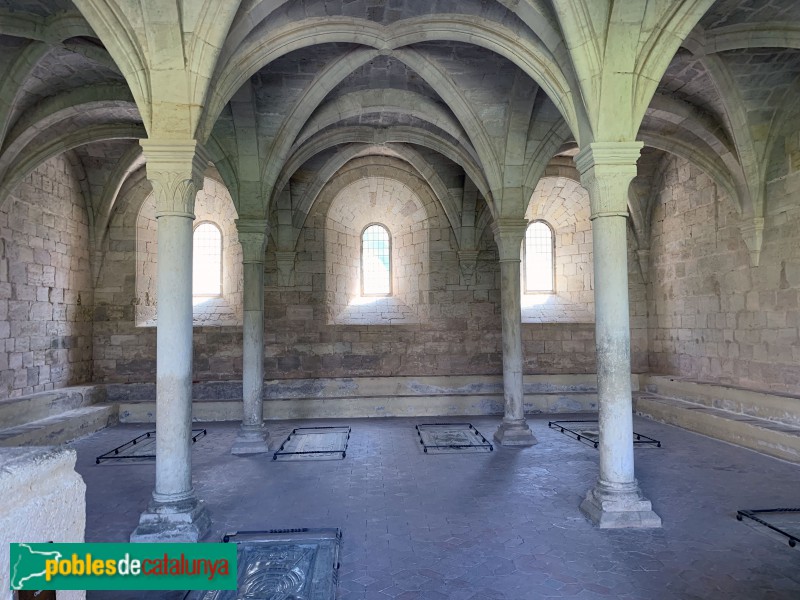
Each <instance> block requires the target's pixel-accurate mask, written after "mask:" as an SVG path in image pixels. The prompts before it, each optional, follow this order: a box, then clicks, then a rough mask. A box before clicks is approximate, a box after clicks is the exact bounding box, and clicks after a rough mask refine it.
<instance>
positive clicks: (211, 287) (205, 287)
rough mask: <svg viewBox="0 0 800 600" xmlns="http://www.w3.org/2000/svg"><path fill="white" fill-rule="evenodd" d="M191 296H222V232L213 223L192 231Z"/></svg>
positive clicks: (203, 224) (202, 225) (199, 226)
mask: <svg viewBox="0 0 800 600" xmlns="http://www.w3.org/2000/svg"><path fill="white" fill-rule="evenodd" d="M193 256H194V258H193V265H192V266H193V269H192V295H194V296H220V295H221V294H222V232H221V231H220V230H219V227H217V226H216V225H214V224H213V223H201V224H200V225H198V226H197V228H196V229H195V230H194V249H193Z"/></svg>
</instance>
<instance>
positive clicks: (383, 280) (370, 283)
mask: <svg viewBox="0 0 800 600" xmlns="http://www.w3.org/2000/svg"><path fill="white" fill-rule="evenodd" d="M390 255H391V248H390V242H389V232H388V231H387V230H386V228H385V227H383V226H382V225H370V226H369V227H367V228H366V229H365V230H364V233H363V234H361V293H362V294H363V295H365V296H388V295H389V294H391V293H392V267H391V258H390Z"/></svg>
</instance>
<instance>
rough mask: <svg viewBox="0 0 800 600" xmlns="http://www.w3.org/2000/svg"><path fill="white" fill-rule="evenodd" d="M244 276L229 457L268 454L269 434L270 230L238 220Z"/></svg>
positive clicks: (261, 222)
mask: <svg viewBox="0 0 800 600" xmlns="http://www.w3.org/2000/svg"><path fill="white" fill-rule="evenodd" d="M236 227H237V229H238V230H239V243H240V244H241V245H242V262H243V276H244V294H243V295H244V302H243V304H244V319H243V322H242V338H243V341H242V353H243V359H242V363H243V364H242V366H243V369H242V390H243V399H244V406H243V409H244V414H243V417H242V427H241V429H240V430H239V434H238V435H237V436H236V441H234V443H233V447H232V448H231V454H261V453H264V452H269V442H268V439H269V433H268V432H267V430H266V428H265V427H264V403H263V402H264V400H263V390H264V252H265V250H266V245H267V234H268V231H269V227H268V225H267V222H266V221H264V220H259V219H239V220H238V221H236Z"/></svg>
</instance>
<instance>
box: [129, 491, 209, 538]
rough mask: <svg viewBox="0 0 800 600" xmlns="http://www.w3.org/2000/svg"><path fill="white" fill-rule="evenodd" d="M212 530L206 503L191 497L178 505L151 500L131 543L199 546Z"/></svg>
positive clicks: (180, 501) (132, 536) (132, 534)
mask: <svg viewBox="0 0 800 600" xmlns="http://www.w3.org/2000/svg"><path fill="white" fill-rule="evenodd" d="M210 528H211V516H210V514H209V512H208V510H207V509H206V507H205V506H204V505H203V502H202V501H200V500H198V499H197V498H195V497H194V496H191V497H190V498H187V499H185V500H179V501H177V502H158V501H157V500H151V501H150V504H149V505H148V507H147V510H145V511H144V512H143V513H142V515H141V516H140V517H139V525H138V527H136V529H134V530H133V533H131V542H189V543H195V542H199V541H200V540H201V539H202V538H203V536H205V534H206V533H208V530H209V529H210Z"/></svg>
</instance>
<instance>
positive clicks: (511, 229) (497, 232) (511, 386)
mask: <svg viewBox="0 0 800 600" xmlns="http://www.w3.org/2000/svg"><path fill="white" fill-rule="evenodd" d="M526 227H527V222H526V221H525V220H524V219H501V220H499V221H497V222H495V225H494V237H495V240H496V242H497V249H498V252H499V255H500V313H501V322H502V327H503V397H504V400H505V414H504V415H503V422H502V424H501V425H500V427H499V428H498V429H497V431H496V432H495V434H494V439H495V440H496V441H497V442H498V443H500V444H502V445H503V446H532V445H533V444H535V443H536V442H537V440H536V438H535V437H534V436H533V434H532V433H531V430H530V428H529V427H528V423H527V421H526V420H525V394H524V388H523V382H522V364H523V360H522V312H521V311H522V304H521V299H520V252H521V249H522V238H523V236H524V235H525V228H526Z"/></svg>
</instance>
